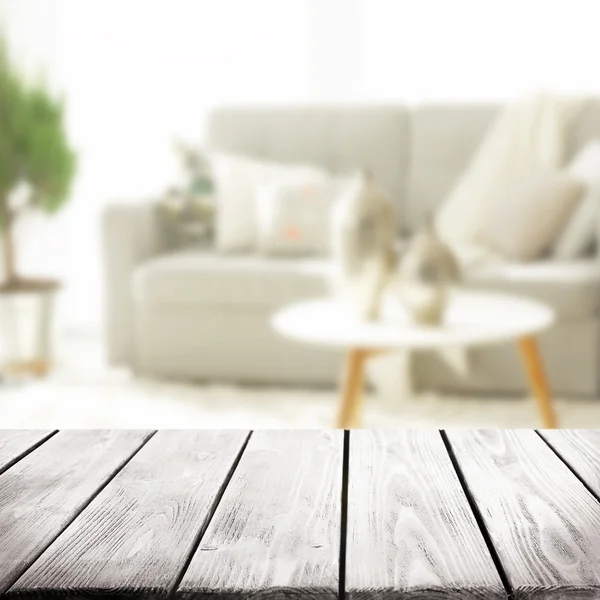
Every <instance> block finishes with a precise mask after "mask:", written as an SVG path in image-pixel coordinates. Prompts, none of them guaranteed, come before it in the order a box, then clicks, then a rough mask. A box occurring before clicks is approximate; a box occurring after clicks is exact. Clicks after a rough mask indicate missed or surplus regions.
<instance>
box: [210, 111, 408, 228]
mask: <svg viewBox="0 0 600 600" xmlns="http://www.w3.org/2000/svg"><path fill="white" fill-rule="evenodd" d="M206 142H207V143H208V145H209V146H210V147H211V148H214V149H217V150H222V151H228V152H236V153H241V154H245V155H249V156H255V157H259V158H264V159H269V160H277V161H284V162H309V163H312V164H317V165H320V166H323V167H326V168H327V169H330V170H332V171H333V172H348V171H350V170H354V169H356V168H360V167H363V168H368V169H370V170H371V171H372V172H373V174H374V176H375V177H376V178H377V181H378V182H379V183H380V184H381V185H382V187H384V188H385V189H386V191H387V192H388V193H389V194H390V195H391V196H392V197H393V199H394V201H395V203H396V205H397V207H398V210H399V211H400V210H401V209H403V208H404V206H405V205H406V177H407V169H408V162H409V112H408V110H407V109H406V108H405V107H403V106H401V105H398V106H351V105H350V106H305V107H285V108H284V107H264V106H263V107H245V108H236V107H223V108H217V109H215V110H213V111H212V112H211V114H210V115H209V118H208V121H207V126H206ZM399 219H400V221H402V216H401V215H399Z"/></svg>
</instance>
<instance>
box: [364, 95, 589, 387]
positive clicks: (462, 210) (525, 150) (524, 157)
mask: <svg viewBox="0 0 600 600" xmlns="http://www.w3.org/2000/svg"><path fill="white" fill-rule="evenodd" d="M585 102H586V100H585V99H580V98H568V97H562V96H559V95H556V94H551V93H540V94H537V95H535V96H530V97H526V98H524V99H522V100H519V101H516V102H514V103H512V104H509V105H507V106H506V107H505V108H504V109H503V110H502V111H501V112H500V114H499V115H498V116H497V117H496V119H495V120H494V122H493V123H492V125H491V127H490V128H489V130H488V132H487V133H486V135H485V137H484V140H483V142H482V144H481V145H480V147H479V148H478V149H477V150H476V151H475V153H474V155H473V158H472V159H471V161H470V163H469V165H468V167H467V169H466V170H465V172H464V173H463V175H462V177H461V178H460V179H459V181H458V182H457V184H456V186H455V187H454V188H453V189H452V191H451V192H450V194H449V196H448V198H446V199H445V200H444V202H443V204H442V207H441V209H440V210H439V212H438V215H437V217H436V228H437V230H438V233H439V234H440V236H441V237H442V238H443V239H445V240H446V241H447V242H448V243H450V244H451V246H452V247H453V249H454V251H455V252H456V254H457V256H458V259H459V262H460V263H461V265H462V267H463V269H464V270H469V269H473V268H478V267H484V266H486V265H489V264H492V263H493V262H498V261H502V260H503V259H502V257H501V256H498V255H496V254H494V253H493V252H491V251H490V250H488V249H486V248H485V247H483V246H481V245H480V244H479V243H478V241H477V237H478V236H477V234H478V223H479V222H480V220H479V215H480V214H481V213H480V211H481V210H482V207H483V206H484V203H485V202H486V201H495V200H496V199H497V198H498V196H499V192H501V191H502V190H503V189H508V188H510V187H511V186H513V185H514V184H515V183H517V182H518V181H519V179H520V178H522V177H526V176H527V175H528V174H529V173H530V172H531V171H532V170H533V169H535V168H537V167H559V166H561V165H562V164H563V163H564V160H565V151H566V142H567V133H568V128H569V125H570V124H571V122H572V120H573V119H574V118H575V117H576V116H577V115H578V113H579V111H580V110H581V109H582V108H583V107H584V106H585ZM438 354H439V355H440V356H442V357H443V358H444V359H445V360H446V362H447V363H448V365H449V366H450V367H451V368H452V369H453V370H454V371H455V372H457V373H458V374H460V375H461V376H462V377H466V376H468V374H469V372H470V369H469V366H470V363H471V358H470V353H469V352H468V350H465V349H462V348H457V349H455V350H454V349H446V350H444V351H443V352H442V351H439V352H438ZM378 360H379V359H378ZM392 362H393V363H394V373H398V375H397V376H395V377H392V378H390V377H388V378H387V381H386V378H384V377H382V373H381V371H382V370H383V367H384V363H385V364H387V365H388V366H386V367H385V368H386V370H387V369H388V368H390V367H391V366H392V365H391V363H392ZM399 363H400V364H399ZM400 365H401V368H400V369H399V368H398V367H399V366H400ZM379 366H380V367H381V368H379V369H378V368H377V367H378V365H377V364H375V365H373V368H372V369H371V371H370V375H371V378H372V379H376V380H379V381H381V383H382V384H383V385H382V386H380V387H386V388H387V391H388V392H389V394H388V395H389V396H390V397H392V395H393V396H396V397H397V395H398V394H399V393H402V392H403V394H402V395H406V394H409V393H410V390H411V389H412V379H413V378H412V369H411V359H410V353H406V354H405V355H403V356H402V357H401V358H398V357H395V358H393V357H388V358H382V359H381V361H380V365H379ZM377 371H379V373H377ZM373 375H375V377H373ZM392 382H396V383H395V384H394V385H391V383H392ZM392 392H393V393H392Z"/></svg>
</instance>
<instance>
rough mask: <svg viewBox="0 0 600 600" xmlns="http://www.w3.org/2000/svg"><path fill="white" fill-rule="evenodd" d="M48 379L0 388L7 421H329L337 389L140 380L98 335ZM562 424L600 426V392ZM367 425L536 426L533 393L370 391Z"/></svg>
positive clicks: (135, 424)
mask: <svg viewBox="0 0 600 600" xmlns="http://www.w3.org/2000/svg"><path fill="white" fill-rule="evenodd" d="M64 348H65V349H63V350H62V352H61V354H62V356H63V357H64V363H63V364H62V365H61V366H60V368H58V369H57V371H56V372H55V373H54V374H53V375H52V376H51V377H50V378H49V379H47V380H44V381H39V382H30V383H22V384H18V385H6V386H2V387H0V427H3V428H95V427H99V428H110V427H114V428H163V429H164V428H194V427H207V428H212V427H215V428H285V427H300V428H312V427H333V426H334V425H335V415H336V409H337V395H336V393H335V392H334V391H331V392H329V391H315V390H297V389H272V388H265V389H257V388H240V387H234V386H219V385H211V386H199V385H186V384H178V383H171V382H160V381H150V380H139V379H135V378H133V377H131V376H130V375H129V374H128V373H125V372H123V371H119V370H111V369H108V368H107V367H105V366H104V365H103V363H102V359H101V350H100V347H99V344H97V343H95V344H91V343H88V344H86V345H84V346H82V345H81V344H79V345H78V346H74V345H71V346H69V347H68V348H67V346H64ZM557 407H558V412H559V419H560V425H561V426H562V427H573V428H577V427H579V428H595V427H599V428H600V401H590V402H582V401H566V400H558V401H557ZM364 425H365V426H366V427H435V428H451V427H501V428H505V427H506V428H521V427H523V428H524V427H538V426H539V425H540V423H539V420H538V415H537V412H536V409H535V405H534V402H533V401H532V400H530V399H526V398H524V399H522V400H518V399H503V398H454V397H452V398H450V397H440V396H437V395H425V396H420V397H407V396H406V395H402V394H399V395H397V396H396V395H394V397H382V396H381V395H370V396H368V397H367V399H366V403H365V423H364Z"/></svg>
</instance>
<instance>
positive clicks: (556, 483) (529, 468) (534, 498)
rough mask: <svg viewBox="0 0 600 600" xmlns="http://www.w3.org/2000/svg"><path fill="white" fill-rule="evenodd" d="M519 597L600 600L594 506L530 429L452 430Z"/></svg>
mask: <svg viewBox="0 0 600 600" xmlns="http://www.w3.org/2000/svg"><path fill="white" fill-rule="evenodd" d="M448 438H449V440H450V444H451V448H452V451H453V452H454V453H455V455H456V458H457V461H458V464H459V468H460V469H461V470H462V472H463V474H464V477H465V479H466V482H467V486H468V489H469V490H470V492H471V493H472V494H473V496H474V498H475V500H476V503H477V507H478V510H479V512H480V513H481V516H482V519H483V522H484V524H485V527H486V529H487V531H488V532H489V535H490V537H491V539H492V542H493V545H494V547H495V549H496V552H497V553H498V555H499V557H500V561H501V563H502V566H503V568H504V571H505V573H506V576H507V578H508V581H509V582H510V586H511V587H512V590H513V597H514V598H516V599H517V600H518V599H524V600H525V599H533V598H536V599H537V598H549V599H550V598H551V599H553V600H554V599H559V598H567V597H573V598H578V599H581V598H600V504H599V503H598V501H597V500H596V499H595V498H594V497H593V496H592V494H590V493H589V492H588V491H587V489H586V488H585V486H584V485H583V484H582V483H581V482H580V481H579V480H578V479H577V478H576V477H575V476H574V475H573V473H572V472H571V471H570V469H569V468H568V467H567V466H566V465H565V464H564V463H563V462H562V461H561V460H560V459H559V458H558V457H557V456H556V454H555V453H554V452H553V451H552V450H551V449H550V448H549V447H548V446H547V445H546V444H545V443H544V441H543V440H542V439H541V438H540V437H539V436H538V435H537V434H536V433H535V432H534V431H525V430H520V431H503V430H486V431H469V430H465V431H452V432H449V433H448Z"/></svg>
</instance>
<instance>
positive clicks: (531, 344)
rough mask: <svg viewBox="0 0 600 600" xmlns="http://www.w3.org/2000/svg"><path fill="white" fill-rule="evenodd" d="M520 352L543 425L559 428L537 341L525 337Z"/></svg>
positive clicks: (521, 341) (521, 342) (520, 345)
mask: <svg viewBox="0 0 600 600" xmlns="http://www.w3.org/2000/svg"><path fill="white" fill-rule="evenodd" d="M519 350H520V351H521V358H522V359H523V362H524V363H525V371H526V372H527V376H528V378H529V384H530V385H531V390H532V392H533V394H534V397H535V400H536V402H537V406H538V410H539V412H540V415H541V417H542V423H543V425H544V427H545V428H547V429H555V428H556V427H557V419H556V412H555V410H554V404H553V402H552V396H551V394H550V386H549V385H548V380H547V379H546V374H545V372H544V365H543V361H542V356H541V354H540V350H539V348H538V344H537V341H536V340H535V338H534V337H533V336H527V337H523V338H521V339H520V340H519Z"/></svg>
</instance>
